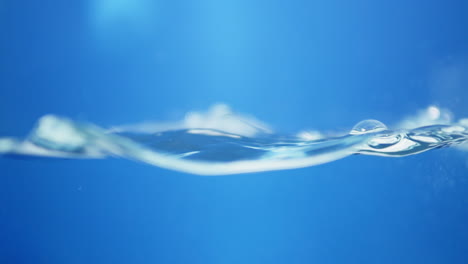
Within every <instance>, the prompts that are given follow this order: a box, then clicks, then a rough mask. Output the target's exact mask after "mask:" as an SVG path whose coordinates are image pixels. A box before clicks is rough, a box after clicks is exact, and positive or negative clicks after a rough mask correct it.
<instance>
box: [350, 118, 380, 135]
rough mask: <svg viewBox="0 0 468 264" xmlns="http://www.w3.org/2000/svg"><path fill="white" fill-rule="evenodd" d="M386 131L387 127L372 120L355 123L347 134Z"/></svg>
mask: <svg viewBox="0 0 468 264" xmlns="http://www.w3.org/2000/svg"><path fill="white" fill-rule="evenodd" d="M384 130H387V126H386V125H384V124H383V123H382V122H380V121H378V120H374V119H368V120H363V121H361V122H359V123H357V124H356V125H355V126H354V127H353V129H351V131H350V132H349V134H351V135H361V134H367V133H374V132H380V131H384Z"/></svg>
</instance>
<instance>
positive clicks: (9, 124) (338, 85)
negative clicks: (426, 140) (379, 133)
mask: <svg viewBox="0 0 468 264" xmlns="http://www.w3.org/2000/svg"><path fill="white" fill-rule="evenodd" d="M467 26H468V2H467V1H463V0H460V1H456V0H452V1H450V0H449V1H433V0H425V1H402V0H396V1H391V2H389V1H370V0H367V1H359V0H358V1H339V0H332V1H305V0H292V1H275V0H270V1H261V0H254V1H252V0H236V1H234V0H226V1H216V0H211V1H210V0H199V1H194V2H191V1H178V0H173V1H161V0H158V1H156V0H155V1H150V0H114V1H112V0H93V1H91V0H90V1H59V0H41V1H32V0H31V1H26V0H25V1H16V0H2V1H0V122H1V123H0V124H1V125H0V135H2V136H25V135H27V133H28V131H29V130H30V129H31V127H32V126H33V124H34V122H35V121H36V120H37V118H39V117H40V116H42V115H44V114H47V113H54V114H59V115H63V116H67V117H71V118H73V119H76V120H82V121H89V122H93V123H96V124H99V125H101V126H104V127H107V126H110V125H116V124H123V123H132V122H138V121H144V120H176V119H178V118H181V117H183V114H184V113H185V112H186V111H190V110H194V109H198V110H203V109H206V108H207V107H209V106H210V105H211V104H213V103H216V102H225V103H228V104H229V105H231V106H232V107H233V108H234V109H235V110H237V111H239V112H242V113H250V114H253V115H255V116H256V117H258V118H260V119H261V120H264V121H266V122H268V123H270V124H271V125H272V126H273V127H274V128H275V129H276V130H278V131H281V132H295V131H298V130H300V129H319V130H325V131H326V130H333V131H347V130H349V129H350V128H351V127H352V126H353V125H354V124H355V123H357V122H358V121H360V120H362V119H368V118H375V119H379V120H381V121H383V122H384V123H387V124H394V123H396V122H398V121H399V120H401V118H403V117H405V116H407V115H409V114H413V113H415V112H416V111H418V110H419V109H421V108H425V107H427V106H428V105H431V104H435V105H438V106H441V107H447V108H449V109H451V110H452V111H453V112H454V114H455V115H456V116H458V117H468V107H467V101H468V89H467V87H468V78H467V76H468V34H467V30H466V29H467ZM467 172H468V156H467V154H466V153H463V152H459V151H456V150H453V149H444V150H437V151H431V152H429V153H424V154H421V155H416V156H411V157H407V158H402V159H390V158H378V157H366V156H353V157H350V158H346V159H344V160H340V161H337V162H333V163H329V164H325V165H321V166H316V167H310V168H305V169H298V170H291V171H277V172H267V173H254V174H245V175H235V176H225V177H199V176H193V175H187V174H182V173H178V172H173V171H167V170H164V169H160V168H157V167H151V166H148V165H144V164H139V163H134V162H130V161H126V160H118V159H109V160H90V161H76V160H72V161H64V160H15V159H0V263H36V264H38V263H204V264H208V263H467V261H468V253H467V252H468V224H467V220H468V194H467V190H468V178H467V175H468V173H467Z"/></svg>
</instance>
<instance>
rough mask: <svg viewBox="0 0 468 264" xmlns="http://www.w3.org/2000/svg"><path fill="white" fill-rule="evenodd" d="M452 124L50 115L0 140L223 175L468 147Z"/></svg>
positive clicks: (41, 151)
mask: <svg viewBox="0 0 468 264" xmlns="http://www.w3.org/2000/svg"><path fill="white" fill-rule="evenodd" d="M450 118H451V115H450V114H449V112H448V111H446V110H441V109H439V108H436V107H434V106H431V107H429V108H428V109H426V110H425V111H422V112H421V113H419V114H418V115H417V116H416V117H413V118H412V119H411V118H409V119H406V120H404V121H403V122H402V124H403V125H404V124H406V125H407V126H408V127H409V128H405V127H401V126H400V127H399V128H398V129H397V130H389V129H388V128H387V126H386V125H384V124H383V123H382V122H380V121H377V120H364V121H361V122H359V123H358V124H356V125H355V126H354V127H353V128H352V129H351V131H350V132H349V133H348V134H344V135H342V136H338V137H326V136H324V134H323V133H319V132H316V131H307V132H300V133H298V135H297V136H283V135H279V134H274V133H273V132H272V131H271V129H270V128H268V126H267V125H265V124H264V123H262V122H260V121H258V120H256V119H254V118H252V117H245V116H240V115H238V114H234V113H233V112H232V111H231V110H230V109H229V107H228V106H226V105H215V106H214V107H212V108H211V109H210V110H209V111H208V112H205V113H198V112H192V113H189V114H187V115H186V118H185V119H184V120H182V121H180V122H174V123H156V124H150V123H145V124H139V125H131V126H122V127H114V128H112V129H110V130H106V129H102V128H100V127H97V126H94V125H92V124H86V123H80V122H74V121H72V120H69V119H66V118H62V117H57V116H53V115H47V116H44V117H42V118H41V119H40V120H39V122H38V124H37V125H36V127H35V128H34V129H33V131H32V132H31V134H30V135H29V136H28V137H27V138H26V139H24V140H18V139H14V138H0V155H3V156H10V155H29V156H44V157H58V158H103V157H110V156H116V157H123V158H128V159H132V160H137V161H142V162H145V163H149V164H152V165H155V166H159V167H163V168H167V169H172V170H178V171H183V172H187V173H193V174H200V175H226V174H236V173H248V172H259V171H269V170H281V169H292V168H301V167H307V166H313V165H318V164H322V163H326V162H331V161H334V160H337V159H341V158H344V157H346V156H349V155H352V154H365V155H377V156H390V157H402V156H407V155H412V154H417V153H420V152H424V151H427V150H431V149H435V148H440V147H446V146H450V145H460V144H462V143H466V142H467V141H468V126H467V123H468V122H467V121H466V119H462V120H460V121H459V122H451V120H449V119H450ZM415 124H418V125H419V126H418V127H414V125H415ZM460 146H462V148H463V146H464V148H466V144H465V145H460Z"/></svg>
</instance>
